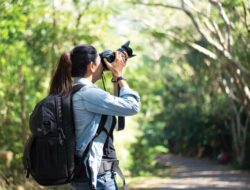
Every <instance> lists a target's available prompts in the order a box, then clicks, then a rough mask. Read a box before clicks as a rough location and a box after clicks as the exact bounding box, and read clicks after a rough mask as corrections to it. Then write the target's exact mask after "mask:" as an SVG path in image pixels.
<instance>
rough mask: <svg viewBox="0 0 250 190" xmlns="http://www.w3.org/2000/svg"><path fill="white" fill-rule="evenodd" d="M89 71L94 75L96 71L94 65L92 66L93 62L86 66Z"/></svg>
mask: <svg viewBox="0 0 250 190" xmlns="http://www.w3.org/2000/svg"><path fill="white" fill-rule="evenodd" d="M88 67H89V70H90V71H91V72H92V73H94V72H95V70H96V65H95V64H94V62H93V61H91V62H90V64H88Z"/></svg>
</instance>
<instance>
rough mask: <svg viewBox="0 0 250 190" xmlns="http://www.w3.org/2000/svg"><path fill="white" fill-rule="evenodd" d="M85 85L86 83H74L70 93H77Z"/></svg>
mask: <svg viewBox="0 0 250 190" xmlns="http://www.w3.org/2000/svg"><path fill="white" fill-rule="evenodd" d="M84 86H85V85H84V84H76V85H74V86H73V88H72V89H71V92H70V94H74V93H76V92H77V91H78V90H80V89H81V88H82V87H84Z"/></svg>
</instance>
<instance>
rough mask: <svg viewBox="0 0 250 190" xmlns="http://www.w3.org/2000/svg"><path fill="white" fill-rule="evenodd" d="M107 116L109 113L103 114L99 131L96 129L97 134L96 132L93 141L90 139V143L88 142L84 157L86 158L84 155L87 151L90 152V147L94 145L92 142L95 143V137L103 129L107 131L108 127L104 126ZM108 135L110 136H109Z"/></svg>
mask: <svg viewBox="0 0 250 190" xmlns="http://www.w3.org/2000/svg"><path fill="white" fill-rule="evenodd" d="M107 117H108V116H107V115H102V117H101V121H100V123H99V126H98V128H97V131H96V134H95V136H94V137H93V138H92V139H91V141H90V143H89V144H88V146H87V148H86V150H85V151H84V152H83V155H82V158H84V157H85V156H86V155H87V153H88V152H89V150H90V148H91V147H92V144H93V141H94V139H95V138H96V137H97V136H98V135H99V134H100V133H101V132H102V131H105V132H106V131H107V130H106V128H105V127H104V126H105V123H106V121H107ZM107 137H108V136H107Z"/></svg>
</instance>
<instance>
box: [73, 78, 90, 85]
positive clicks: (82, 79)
mask: <svg viewBox="0 0 250 190" xmlns="http://www.w3.org/2000/svg"><path fill="white" fill-rule="evenodd" d="M77 83H82V84H85V85H94V84H93V83H92V82H91V81H89V80H87V79H85V78H81V77H75V78H74V84H77Z"/></svg>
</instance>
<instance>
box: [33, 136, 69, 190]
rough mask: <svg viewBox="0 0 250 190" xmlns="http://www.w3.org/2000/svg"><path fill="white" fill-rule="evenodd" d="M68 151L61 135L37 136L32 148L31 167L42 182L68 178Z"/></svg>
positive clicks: (35, 176)
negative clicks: (61, 140)
mask: <svg viewBox="0 0 250 190" xmlns="http://www.w3.org/2000/svg"><path fill="white" fill-rule="evenodd" d="M66 157H67V152H66V150H65V146H64V145H63V144H61V142H60V138H59V137H47V138H45V137H44V138H36V139H35V142H34V146H32V148H31V158H32V161H31V168H32V170H33V172H32V173H33V174H34V178H35V179H36V180H37V181H38V182H40V184H44V183H46V184H45V185H47V183H50V181H53V182H55V180H58V181H61V180H62V181H63V180H65V179H67V178H68V170H67V158H66Z"/></svg>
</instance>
